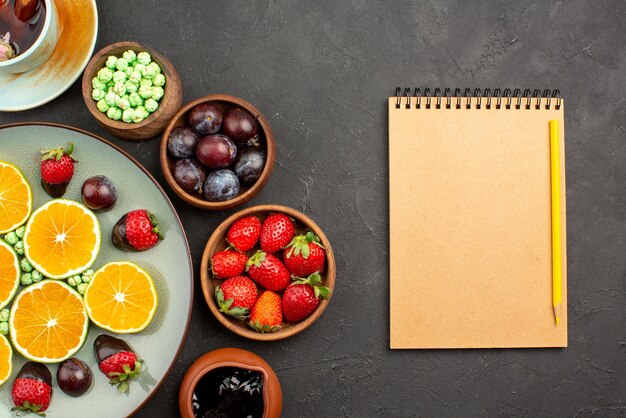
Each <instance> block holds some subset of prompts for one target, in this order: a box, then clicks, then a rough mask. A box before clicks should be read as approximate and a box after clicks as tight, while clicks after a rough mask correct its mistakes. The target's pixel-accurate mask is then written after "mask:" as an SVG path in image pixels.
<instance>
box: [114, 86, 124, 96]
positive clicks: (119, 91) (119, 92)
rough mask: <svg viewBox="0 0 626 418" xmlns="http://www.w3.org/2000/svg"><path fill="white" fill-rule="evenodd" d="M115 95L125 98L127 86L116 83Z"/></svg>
mask: <svg viewBox="0 0 626 418" xmlns="http://www.w3.org/2000/svg"><path fill="white" fill-rule="evenodd" d="M113 93H115V94H117V95H118V96H123V95H125V94H126V85H125V84H124V83H115V85H114V86H113Z"/></svg>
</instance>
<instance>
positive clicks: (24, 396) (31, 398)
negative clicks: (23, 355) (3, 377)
mask: <svg viewBox="0 0 626 418" xmlns="http://www.w3.org/2000/svg"><path fill="white" fill-rule="evenodd" d="M11 394H12V396H13V405H15V406H14V407H13V408H12V410H13V411H23V412H26V413H29V412H34V413H36V414H38V415H41V416H43V417H45V416H46V414H44V413H43V411H45V410H46V409H48V406H50V400H51V399H52V375H51V374H50V370H48V368H47V367H46V366H45V365H43V364H41V363H35V362H33V361H29V362H28V363H26V364H24V365H23V366H22V368H21V369H20V372H19V373H18V374H17V378H16V379H15V382H13V388H12V390H11ZM18 414H19V412H18Z"/></svg>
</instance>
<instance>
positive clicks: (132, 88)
mask: <svg viewBox="0 0 626 418" xmlns="http://www.w3.org/2000/svg"><path fill="white" fill-rule="evenodd" d="M124 85H125V86H126V93H128V94H130V93H135V92H136V91H137V89H139V87H138V86H137V84H135V83H133V82H132V81H130V80H129V81H127V82H126V83H124Z"/></svg>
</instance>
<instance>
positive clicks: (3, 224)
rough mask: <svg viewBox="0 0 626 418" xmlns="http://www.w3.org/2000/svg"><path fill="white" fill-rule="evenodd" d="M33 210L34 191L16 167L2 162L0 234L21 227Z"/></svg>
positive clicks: (0, 171) (0, 173) (0, 170)
mask: <svg viewBox="0 0 626 418" xmlns="http://www.w3.org/2000/svg"><path fill="white" fill-rule="evenodd" d="M32 210H33V191H32V190H31V188H30V184H28V181H27V180H26V178H24V175H23V174H22V172H21V171H20V170H19V168H17V167H16V166H14V165H12V164H9V163H5V162H4V161H0V234H6V233H7V232H9V231H12V230H13V229H15V228H17V227H19V226H21V225H22V224H24V222H26V220H27V219H28V217H29V216H30V212H31V211H32Z"/></svg>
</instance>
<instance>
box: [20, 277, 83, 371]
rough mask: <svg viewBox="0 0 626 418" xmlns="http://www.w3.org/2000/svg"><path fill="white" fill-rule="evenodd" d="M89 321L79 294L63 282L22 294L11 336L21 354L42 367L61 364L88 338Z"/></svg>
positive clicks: (47, 282) (33, 287)
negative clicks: (47, 364)
mask: <svg viewBox="0 0 626 418" xmlns="http://www.w3.org/2000/svg"><path fill="white" fill-rule="evenodd" d="M88 325H89V318H88V317H87V312H86V310H85V305H84V303H83V299H82V298H81V297H80V295H79V294H78V292H76V291H75V290H74V289H72V288H71V287H70V286H68V285H67V284H65V282H62V281H59V280H42V281H40V282H39V283H36V284H33V285H31V286H28V287H26V288H25V289H24V290H22V291H21V292H20V293H19V294H18V295H17V297H16V298H15V302H13V306H12V307H11V315H10V317H9V333H10V335H11V342H12V343H13V347H14V348H15V350H17V352H18V353H20V354H21V355H23V356H24V357H26V358H27V359H29V360H32V361H38V362H41V363H59V362H61V361H63V360H66V359H67V358H69V357H71V356H72V355H73V354H74V353H76V352H77V351H78V350H79V349H80V347H82V345H83V343H84V342H85V339H86V338H87V330H88Z"/></svg>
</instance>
